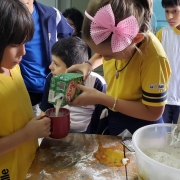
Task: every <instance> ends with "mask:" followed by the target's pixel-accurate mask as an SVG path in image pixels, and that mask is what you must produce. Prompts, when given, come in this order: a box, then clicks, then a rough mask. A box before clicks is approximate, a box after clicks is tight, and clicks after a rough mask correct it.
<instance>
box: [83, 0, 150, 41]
mask: <svg viewBox="0 0 180 180" xmlns="http://www.w3.org/2000/svg"><path fill="white" fill-rule="evenodd" d="M107 4H110V5H111V7H112V10H113V12H114V16H115V23H116V25H117V24H118V23H119V22H120V21H121V20H123V19H125V18H127V17H129V16H131V15H133V16H134V17H135V18H136V19H137V21H138V23H139V27H140V30H139V32H142V33H146V32H147V31H148V30H149V29H150V27H151V26H150V24H151V22H150V21H151V17H152V0H121V1H120V0H103V1H102V0H90V1H89V4H88V7H87V10H86V11H87V12H88V14H90V15H91V16H92V17H94V15H95V14H96V12H97V11H98V10H99V9H100V8H101V7H103V6H105V5H107ZM90 25H91V20H89V19H88V18H87V17H86V16H85V18H84V22H83V27H82V33H83V37H84V38H85V39H86V40H89V39H90V38H91V37H90ZM110 38H111V36H110V37H109V38H108V39H107V41H108V40H109V39H110ZM104 42H105V41H104Z"/></svg>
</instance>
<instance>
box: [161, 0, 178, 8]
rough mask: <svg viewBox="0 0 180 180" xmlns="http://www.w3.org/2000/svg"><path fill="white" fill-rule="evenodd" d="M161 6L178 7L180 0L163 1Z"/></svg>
mask: <svg viewBox="0 0 180 180" xmlns="http://www.w3.org/2000/svg"><path fill="white" fill-rule="evenodd" d="M161 4H162V7H163V8H167V7H176V6H180V0H162V1H161Z"/></svg>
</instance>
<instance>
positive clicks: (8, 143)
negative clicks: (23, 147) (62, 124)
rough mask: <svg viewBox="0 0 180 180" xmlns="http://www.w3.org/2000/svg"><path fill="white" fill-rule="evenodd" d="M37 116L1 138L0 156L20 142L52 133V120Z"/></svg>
mask: <svg viewBox="0 0 180 180" xmlns="http://www.w3.org/2000/svg"><path fill="white" fill-rule="evenodd" d="M39 119H40V116H37V117H35V118H33V119H31V120H30V121H29V122H28V123H27V124H26V125H25V126H24V127H23V128H22V129H20V130H18V131H16V132H15V133H13V134H10V135H8V136H5V137H1V138H0V156H1V155H3V154H5V153H7V152H9V151H12V150H13V149H15V148H16V147H17V146H19V145H20V144H22V143H24V142H26V141H31V140H35V139H38V138H41V137H46V136H49V135H50V122H51V120H50V119H49V118H47V117H44V118H42V119H41V120H39Z"/></svg>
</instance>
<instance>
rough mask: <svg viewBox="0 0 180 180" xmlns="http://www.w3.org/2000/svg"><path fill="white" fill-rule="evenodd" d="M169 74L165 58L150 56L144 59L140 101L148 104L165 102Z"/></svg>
mask: <svg viewBox="0 0 180 180" xmlns="http://www.w3.org/2000/svg"><path fill="white" fill-rule="evenodd" d="M170 74H171V69H170V65H169V63H168V60H167V58H165V57H161V56H156V57H155V56H151V57H149V58H147V59H146V60H144V62H143V65H142V69H141V81H142V103H143V104H146V105H149V106H163V105H165V104H166V99H167V89H168V82H169V78H170Z"/></svg>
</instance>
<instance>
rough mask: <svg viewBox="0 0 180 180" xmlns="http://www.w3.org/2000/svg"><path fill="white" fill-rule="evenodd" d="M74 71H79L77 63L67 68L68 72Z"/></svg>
mask: <svg viewBox="0 0 180 180" xmlns="http://www.w3.org/2000/svg"><path fill="white" fill-rule="evenodd" d="M73 71H79V68H78V66H77V65H72V66H71V67H69V68H68V69H66V73H68V72H73Z"/></svg>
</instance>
